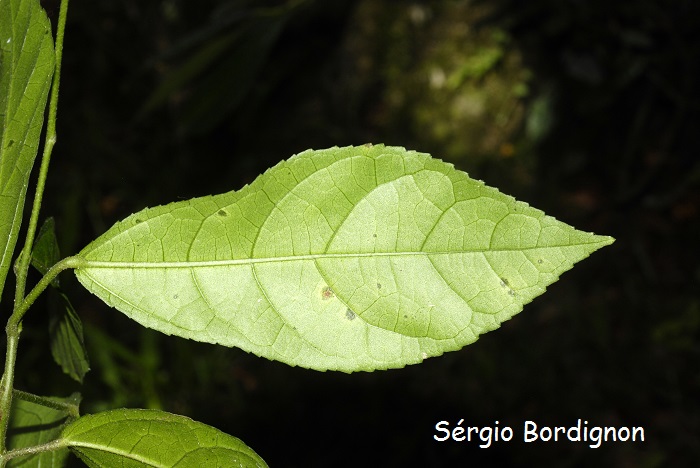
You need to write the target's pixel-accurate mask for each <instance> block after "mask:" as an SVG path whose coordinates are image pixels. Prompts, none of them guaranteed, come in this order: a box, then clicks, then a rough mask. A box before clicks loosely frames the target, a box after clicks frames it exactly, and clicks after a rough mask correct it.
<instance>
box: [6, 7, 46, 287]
mask: <svg viewBox="0 0 700 468" xmlns="http://www.w3.org/2000/svg"><path fill="white" fill-rule="evenodd" d="M53 71H54V50H53V39H52V37H51V24H50V23H49V20H48V18H47V17H46V13H45V12H44V10H43V9H42V8H41V6H40V5H39V2H38V1H37V0H0V295H2V290H3V286H4V284H5V278H6V277H7V272H8V270H9V269H10V264H11V262H12V255H13V252H14V249H15V244H16V243H17V236H18V234H19V228H20V225H21V224H22V213H23V209H24V200H25V198H26V195H27V187H28V185H29V175H30V173H31V171H32V166H33V165H34V159H35V158H36V154H37V151H38V148H39V137H40V135H41V127H42V124H43V122H44V109H45V107H46V99H47V97H48V94H49V87H50V85H51V77H52V76H53Z"/></svg>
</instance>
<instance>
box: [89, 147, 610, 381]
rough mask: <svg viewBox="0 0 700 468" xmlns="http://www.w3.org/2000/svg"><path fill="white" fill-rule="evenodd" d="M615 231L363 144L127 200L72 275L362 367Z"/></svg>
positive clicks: (206, 332)
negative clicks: (135, 204)
mask: <svg viewBox="0 0 700 468" xmlns="http://www.w3.org/2000/svg"><path fill="white" fill-rule="evenodd" d="M611 242H613V239H612V238H610V237H604V236H597V235H594V234H591V233H586V232H581V231H577V230H575V229H574V228H573V227H571V226H569V225H567V224H564V223H561V222H559V221H556V220H555V219H554V218H552V217H550V216H546V215H545V214H544V213H543V212H541V211H539V210H537V209H535V208H532V207H530V206H528V205H527V204H525V203H522V202H518V201H516V200H515V199H513V198H512V197H510V196H508V195H504V194H502V193H500V192H499V191H498V190H496V189H494V188H491V187H488V186H486V185H484V183H483V182H481V181H477V180H473V179H471V178H469V176H468V175H467V174H466V173H464V172H461V171H458V170H456V169H454V167H453V166H452V165H450V164H447V163H444V162H442V161H440V160H437V159H433V158H431V157H430V156H429V155H427V154H423V153H417V152H413V151H406V150H404V149H403V148H398V147H384V146H383V145H377V146H371V145H367V146H361V147H345V148H331V149H327V150H320V151H312V150H309V151H305V152H303V153H300V154H298V155H296V156H294V157H292V158H290V159H289V160H287V161H284V162H282V163H280V164H278V165H277V166H275V167H274V168H272V169H269V170H268V171H267V172H266V173H265V174H263V175H261V176H260V177H259V178H258V179H256V180H255V181H254V182H253V183H252V184H251V185H249V186H246V187H244V188H243V189H241V190H239V191H235V192H229V193H225V194H222V195H216V196H207V197H202V198H196V199H192V200H188V201H182V202H177V203H172V204H169V205H165V206H159V207H155V208H150V209H145V210H143V211H141V212H139V213H136V214H134V215H131V216H129V217H128V218H126V219H125V220H123V221H121V222H119V223H117V224H116V225H114V226H113V227H112V228H111V229H110V230H109V231H107V232H106V233H105V234H104V235H102V236H101V237H100V238H98V239H97V240H95V241H94V242H93V243H91V244H90V245H88V246H87V247H86V248H85V249H84V250H83V251H82V252H80V254H79V256H80V257H82V258H83V259H84V261H85V266H84V267H81V268H79V269H77V270H76V275H77V277H78V279H79V280H80V281H81V282H82V284H83V285H84V286H85V287H86V288H87V289H88V290H90V291H91V292H93V293H94V294H96V295H97V296H99V297H100V298H102V300H104V301H105V302H106V303H107V304H109V305H111V306H113V307H116V308H117V309H119V310H121V311H122V312H124V313H125V314H126V315H128V316H129V317H131V318H132V319H134V320H136V321H137V322H139V323H141V324H142V325H144V326H147V327H150V328H153V329H156V330H160V331H161V332H164V333H167V334H173V335H178V336H182V337H186V338H191V339H195V340H198V341H205V342H210V343H218V344H222V345H226V346H237V347H239V348H241V349H244V350H246V351H249V352H253V353H255V354H257V355H260V356H264V357H267V358H269V359H275V360H279V361H282V362H285V363H287V364H290V365H298V366H303V367H307V368H312V369H317V370H327V369H334V370H342V371H346V372H352V371H357V370H375V369H387V368H395V367H403V366H405V365H407V364H414V363H418V362H421V361H423V360H424V359H426V358H428V357H432V356H438V355H441V354H442V353H444V352H446V351H452V350H457V349H460V348H462V347H463V346H465V345H467V344H469V343H472V342H474V341H475V340H476V339H477V337H478V336H479V335H480V334H482V333H485V332H487V331H490V330H493V329H495V328H497V327H498V326H499V325H500V323H502V322H503V321H505V320H507V319H509V318H511V317H512V316H513V315H515V314H517V313H518V312H520V311H521V310H522V307H523V305H524V304H526V303H528V302H530V301H531V300H532V299H533V298H534V297H536V296H538V295H540V294H542V293H543V292H544V291H545V288H546V286H547V285H549V284H551V283H553V282H554V281H556V280H557V279H558V277H559V275H561V273H563V272H564V271H566V270H568V269H570V268H571V267H572V266H573V264H574V263H576V262H577V261H579V260H581V259H583V258H585V257H587V256H588V255H589V254H590V253H591V252H593V251H595V250H596V249H598V248H600V247H602V246H605V245H608V244H610V243H611Z"/></svg>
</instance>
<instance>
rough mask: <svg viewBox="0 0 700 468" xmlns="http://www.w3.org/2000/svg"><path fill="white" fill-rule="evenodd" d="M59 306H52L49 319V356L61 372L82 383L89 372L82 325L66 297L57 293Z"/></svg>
mask: <svg viewBox="0 0 700 468" xmlns="http://www.w3.org/2000/svg"><path fill="white" fill-rule="evenodd" d="M58 295H59V296H60V297H61V299H60V305H58V304H54V306H53V307H52V308H51V312H50V317H49V339H50V347H51V355H52V356H53V359H54V361H55V362H56V363H57V364H58V365H59V366H61V369H62V370H63V372H64V373H65V374H67V375H69V376H70V377H71V378H72V379H73V380H75V381H77V382H80V383H83V378H84V377H85V374H87V372H88V371H89V370H90V361H89V360H88V354H87V350H86V349H85V340H84V338H83V323H82V321H81V320H80V317H78V313H77V312H76V311H75V309H74V308H73V304H71V302H70V300H69V299H68V296H66V294H65V293H63V292H61V291H59V292H58Z"/></svg>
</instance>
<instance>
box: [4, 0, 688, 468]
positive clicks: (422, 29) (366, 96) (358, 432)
mask: <svg viewBox="0 0 700 468" xmlns="http://www.w3.org/2000/svg"><path fill="white" fill-rule="evenodd" d="M42 3H43V4H44V6H45V7H46V9H47V11H48V13H49V16H50V17H51V18H52V21H53V22H54V23H55V19H56V16H57V14H58V3H57V2H55V1H47V2H42ZM699 64H700V8H699V5H698V2H697V1H695V0H677V1H673V2H667V1H661V0H636V1H615V2H610V1H602V0H529V1H526V2H525V1H516V0H512V1H509V0H496V1H471V2H470V1H448V0H441V1H431V2H427V1H425V2H419V1H414V2H408V1H384V2H381V1H369V0H360V1H355V0H352V1H351V0H335V1H321V0H316V1H313V0H307V1H303V0H302V1H296V2H294V1H288V2H284V1H276V2H272V1H270V2H253V1H242V0H239V1H236V0H231V1H223V0H218V1H215V0H199V1H197V2H190V1H184V0H164V1H160V2H143V1H141V0H94V1H73V2H71V5H70V10H69V19H68V26H67V31H66V41H65V52H64V64H63V76H62V78H63V79H62V86H61V99H60V105H59V120H58V144H57V146H56V149H55V151H54V156H53V160H52V169H51V171H50V173H49V181H48V186H47V191H46V195H45V199H46V203H45V204H44V207H43V211H42V214H43V215H44V216H49V215H51V216H54V217H55V218H56V223H57V231H58V238H59V243H60V245H61V249H62V252H63V253H64V254H65V255H68V254H73V253H75V252H77V251H79V250H80V249H81V248H82V247H83V246H84V245H86V244H87V243H88V242H89V241H90V240H92V239H94V238H95V237H97V236H98V235H99V234H101V233H102V232H104V231H105V230H106V229H107V228H108V227H109V226H111V225H112V224H113V223H114V222H115V221H117V220H119V219H121V218H123V217H125V216H126V215H128V214H130V213H132V212H135V211H138V210H140V209H142V208H143V207H145V206H153V205H158V204H163V203H168V202H171V201H174V200H180V199H187V198H190V197H194V196H201V195H206V194H211V193H222V192H226V191H229V190H233V189H238V188H240V187H241V186H242V185H244V184H245V183H249V182H251V181H252V180H253V179H254V178H255V177H256V176H257V175H258V174H260V173H261V172H263V171H264V170H265V169H267V168H268V167H270V166H272V165H274V164H275V163H277V162H278V161H280V160H282V159H286V158H288V157H289V156H291V155H292V154H295V153H297V152H300V151H302V150H305V149H307V148H317V149H320V148H325V147H329V146H334V145H338V146H343V145H349V144H363V143H367V142H372V143H385V144H389V145H400V146H405V147H407V148H410V149H416V150H419V151H424V152H429V153H431V154H432V155H433V156H435V157H439V158H442V159H445V160H447V161H450V162H453V163H454V164H455V165H457V166H458V167H459V168H461V169H463V170H465V171H467V172H469V174H470V175H471V176H472V177H475V178H478V179H483V180H485V181H486V183H488V184H489V185H493V186H496V187H499V189H500V190H502V191H503V192H505V193H508V194H511V195H514V196H516V197H517V198H519V199H521V200H524V201H527V202H528V203H530V204H532V205H533V206H536V207H538V208H540V209H543V210H544V211H545V212H547V213H548V214H550V215H553V216H555V217H556V218H557V219H560V220H562V221H564V222H567V223H570V224H572V225H574V226H576V227H577V228H579V229H582V230H586V231H594V232H596V233H599V234H606V235H612V236H614V237H616V238H617V241H616V243H615V244H613V245H612V246H610V247H606V248H604V249H603V250H601V251H599V252H596V253H595V254H594V255H593V256H591V257H590V258H589V259H586V260H585V261H583V262H581V263H580V264H578V265H577V266H576V267H575V268H574V269H573V270H571V271H570V272H567V273H566V274H564V275H563V277H562V278H561V279H560V281H559V282H557V283H555V284H554V285H552V286H551V287H550V288H549V290H548V291H547V293H546V294H544V295H543V296H542V297H539V298H537V299H536V300H535V301H534V302H533V303H531V304H529V305H528V306H526V307H525V310H524V311H523V313H521V314H520V315H518V316H516V317H515V318H513V319H512V320H510V321H509V322H506V323H505V324H504V325H503V326H502V327H501V329H500V330H497V331H495V332H492V333H489V334H487V335H485V336H483V337H482V338H481V339H480V340H479V341H478V342H476V343H475V344H473V345H470V346H468V347H466V348H464V349H462V350H461V351H458V352H454V353H450V354H448V355H445V356H442V357H439V358H435V359H430V360H428V361H426V362H425V363H424V364H422V365H420V366H411V367H409V368H406V369H399V370H392V371H386V372H375V373H360V374H355V375H345V374H340V373H331V372H327V373H317V372H313V371H309V370H305V369H298V368H290V367H288V366H286V365H283V364H280V363H276V362H270V361H267V360H265V359H261V358H257V357H255V356H253V355H249V354H247V353H245V352H242V351H240V350H237V349H227V348H219V347H215V346H212V345H206V344H201V343H196V342H191V341H187V340H184V339H180V338H175V337H166V336H164V335H161V334H158V333H156V332H152V331H150V330H146V329H143V328H141V327H139V326H138V325H136V324H135V323H132V322H130V321H129V320H128V319H126V318H125V317H124V316H123V315H122V314H120V313H119V312H117V311H116V310H111V309H109V308H107V307H106V306H105V305H104V304H102V303H101V302H99V300H97V299H96V298H94V297H92V296H90V295H89V294H88V293H87V292H86V291H84V290H82V289H81V288H80V287H79V286H78V285H77V283H76V282H75V280H74V278H73V277H72V276H71V275H69V274H66V275H65V278H63V281H64V287H65V288H66V289H67V290H68V292H69V293H70V297H71V299H72V301H73V303H74V305H75V307H76V309H77V310H78V313H79V315H80V316H81V318H82V320H83V323H84V326H85V335H86V341H87V345H88V351H89V353H90V359H91V367H92V370H91V372H90V373H89V374H88V375H87V376H86V379H85V383H84V385H83V386H79V385H78V384H77V383H75V382H73V381H71V380H70V379H69V378H68V377H66V376H64V375H63V374H61V372H60V370H59V369H58V368H57V367H56V366H55V365H54V364H53V363H52V362H51V358H50V353H49V351H48V345H47V344H46V315H45V314H42V310H45V309H46V307H47V304H46V303H45V302H41V301H40V302H39V303H37V305H36V306H35V307H34V310H33V311H32V313H30V314H28V316H27V320H26V323H25V329H24V333H23V341H22V344H21V346H20V355H19V362H18V374H17V387H18V388H21V389H24V390H28V391H33V392H36V393H39V394H54V395H67V394H69V393H71V392H72V391H81V392H82V393H83V395H84V403H83V406H82V408H83V412H96V411H100V410H104V409H110V408H116V407H149V408H160V409H163V410H166V411H170V412H174V413H180V414H184V415H187V416H190V417H192V418H194V419H196V420H199V421H202V422H204V423H207V424H210V425H213V426H215V427H217V428H219V429H221V430H223V431H226V432H228V433H230V434H232V435H235V436H237V437H240V438H241V439H243V440H244V441H245V442H246V443H247V444H248V445H250V446H251V447H252V448H254V449H255V450H256V451H257V452H258V453H259V454H260V455H261V456H262V457H263V458H264V459H265V460H266V461H267V462H268V463H269V464H270V465H271V466H276V467H308V466H464V465H467V464H470V465H471V466H482V465H486V464H490V465H496V466H514V467H515V466H593V464H594V463H595V464H597V466H621V467H637V466H639V467H656V466H696V464H697V462H698V460H700V437H699V434H700V412H699V410H700V408H699V406H700V404H699V403H698V401H699V400H698V395H699V394H700V393H699V392H700V373H699V372H698V363H699V362H700V359H698V357H699V355H700V346H699V343H698V337H699V335H700V333H699V332H700V294H699V293H698V291H699V290H700V288H699V286H700V266H699V264H698V253H699V252H698V239H699V238H700V229H699V226H700V224H699V223H698V220H699V216H700V213H699V210H700V191H699V190H698V187H699V181H700V165H699V164H698V159H699V158H698V157H697V154H698V148H699V147H700V146H699V145H700V125H699V124H700V121H699V120H700V119H699V117H700V93H699V92H698V83H700V79H699V78H700V77H699V76H698V72H699V71H700V70H698V67H699ZM8 290H9V289H8ZM462 418H463V419H464V420H465V423H464V425H465V426H466V425H472V426H473V425H478V426H481V425H494V424H495V421H499V425H500V426H501V427H503V426H505V425H509V426H512V427H513V428H514V429H515V432H516V435H517V436H516V439H520V434H521V432H522V424H523V423H524V421H525V420H528V419H531V420H534V421H536V422H537V423H539V424H550V425H563V426H569V425H571V424H575V423H576V420H577V419H578V418H581V419H584V420H587V421H589V426H594V425H601V426H604V425H613V426H630V427H631V426H639V425H641V426H643V427H644V428H645V431H646V441H645V442H643V443H607V444H603V446H602V447H601V448H599V449H590V448H588V447H587V445H586V444H583V443H580V444H575V443H570V442H568V441H565V442H559V443H556V444H555V443H548V444H545V443H535V444H523V443H522V442H516V441H515V440H514V441H513V442H510V443H496V444H494V446H493V447H492V448H489V449H479V448H477V444H476V443H471V444H469V443H454V442H444V443H437V442H435V441H434V440H433V438H432V437H433V435H434V434H435V431H434V425H435V424H436V423H437V422H438V421H440V420H448V421H450V422H451V423H452V424H454V423H456V422H457V421H458V420H459V419H462Z"/></svg>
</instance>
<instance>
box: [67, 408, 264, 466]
mask: <svg viewBox="0 0 700 468" xmlns="http://www.w3.org/2000/svg"><path fill="white" fill-rule="evenodd" d="M62 438H63V440H64V442H65V444H66V445H67V446H68V447H69V448H70V449H71V450H72V451H73V452H74V453H75V454H76V455H78V456H79V457H80V458H81V459H82V460H83V461H84V462H85V463H86V464H87V465H88V466H89V467H92V468H102V467H104V468H112V467H115V466H121V467H134V468H136V467H163V468H166V467H167V468H170V467H174V466H177V467H178V468H188V467H193V468H202V467H209V466H212V467H214V466H217V467H218V466H221V467H266V466H267V465H266V464H265V462H264V461H263V460H262V458H260V457H259V456H258V454H257V453H255V452H254V451H253V450H252V449H251V448H249V447H248V446H247V445H245V444H244V443H243V442H242V441H241V440H239V439H237V438H235V437H233V436H230V435H228V434H225V433H223V432H221V431H219V430H218V429H215V428H213V427H211V426H207V425H206V424H202V423H200V422H197V421H193V420H191V419H189V418H186V417H184V416H178V415H174V414H170V413H166V412H164V411H157V410H139V409H119V410H113V411H107V412H104V413H98V414H94V415H89V416H83V417H81V418H79V419H77V420H75V421H74V422H73V423H71V424H70V425H68V426H67V427H66V428H65V429H64V431H63V434H62Z"/></svg>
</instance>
